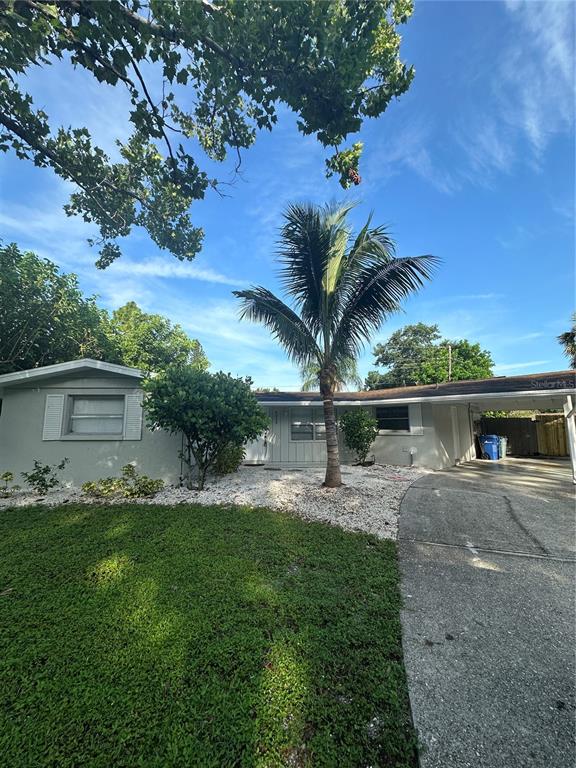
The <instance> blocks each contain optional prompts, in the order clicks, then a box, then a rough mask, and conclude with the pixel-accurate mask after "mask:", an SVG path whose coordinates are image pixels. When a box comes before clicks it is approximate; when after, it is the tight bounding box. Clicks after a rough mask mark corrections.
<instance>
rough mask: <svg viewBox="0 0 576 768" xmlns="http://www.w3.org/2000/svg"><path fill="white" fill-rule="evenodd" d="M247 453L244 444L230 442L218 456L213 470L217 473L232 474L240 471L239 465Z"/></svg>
mask: <svg viewBox="0 0 576 768" xmlns="http://www.w3.org/2000/svg"><path fill="white" fill-rule="evenodd" d="M245 455H246V451H245V450H244V446H243V445H234V443H228V445H225V446H224V447H223V448H222V450H221V451H220V453H219V454H218V456H217V457H216V461H215V462H214V466H213V468H212V471H213V472H214V474H215V475H231V474H232V472H237V471H238V467H239V466H240V464H242V462H243V461H244V456H245Z"/></svg>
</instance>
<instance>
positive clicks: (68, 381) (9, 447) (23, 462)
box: [0, 371, 474, 485]
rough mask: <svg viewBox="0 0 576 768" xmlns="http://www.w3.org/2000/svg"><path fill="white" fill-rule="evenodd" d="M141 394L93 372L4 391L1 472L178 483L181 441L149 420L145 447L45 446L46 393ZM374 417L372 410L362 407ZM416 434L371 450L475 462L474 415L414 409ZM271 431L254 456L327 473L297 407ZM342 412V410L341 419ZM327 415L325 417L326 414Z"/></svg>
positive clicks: (387, 436) (405, 460)
mask: <svg viewBox="0 0 576 768" xmlns="http://www.w3.org/2000/svg"><path fill="white" fill-rule="evenodd" d="M138 391H139V380H138V379H133V378H130V377H127V376H119V375H111V374H108V373H102V372H97V371H95V372H94V373H93V374H90V375H89V376H86V375H85V374H84V375H68V376H62V377H59V378H52V379H49V380H46V381H44V382H37V383H35V384H33V385H32V384H30V383H24V384H22V385H20V386H17V387H16V386H14V387H10V388H6V389H5V390H4V392H3V395H2V397H3V405H2V412H1V414H0V471H5V470H10V471H12V472H14V475H15V479H16V482H20V479H21V478H20V472H22V471H27V470H30V469H31V468H32V462H33V460H34V459H39V460H40V461H42V462H44V463H47V464H55V463H58V462H59V461H60V460H61V459H63V458H64V457H65V456H68V457H69V458H70V463H69V464H68V465H67V467H66V469H65V470H64V472H63V473H62V479H63V480H64V482H65V483H67V484H71V485H80V484H81V483H83V482H85V481H86V480H96V479H98V478H101V477H106V476H109V475H118V474H119V473H120V469H121V467H122V466H123V465H124V464H127V463H129V462H134V463H135V464H136V466H137V467H138V469H139V471H141V472H143V473H145V474H147V475H150V476H152V477H161V478H162V479H163V480H164V481H165V482H167V483H177V482H178V481H179V478H180V472H181V464H180V459H179V457H178V452H179V450H180V448H181V439H180V437H176V436H171V435H168V434H167V433H166V432H163V431H161V430H158V431H154V432H152V431H150V430H149V429H148V428H147V427H146V423H145V418H144V419H143V425H142V439H141V440H110V439H97V440H95V439H93V438H91V439H82V438H80V439H79V438H78V436H75V437H74V439H73V440H69V439H65V438H64V439H59V440H43V439H42V430H43V424H44V411H45V404H46V396H47V395H48V394H64V395H67V394H72V393H85V394H98V393H109V394H111V393H122V394H129V393H134V392H138ZM364 407H367V408H369V409H370V410H371V411H372V412H373V413H374V411H375V409H374V407H373V406H364ZM409 407H410V425H411V431H410V433H394V432H389V433H380V434H379V435H378V437H377V438H376V440H375V442H374V445H373V447H372V450H371V454H373V455H374V456H375V458H376V461H378V462H379V463H384V464H395V465H409V464H410V463H411V457H412V463H413V465H414V466H421V467H428V468H431V469H442V468H445V467H449V466H452V465H453V464H454V463H455V462H456V461H465V460H467V459H470V458H473V455H474V454H473V442H472V437H471V431H470V426H469V415H468V409H467V407H466V406H464V405H458V406H442V405H435V404H431V403H422V404H412V405H410V406H409ZM265 410H266V411H267V412H268V414H269V416H270V418H271V428H270V431H269V433H268V435H267V438H266V441H263V440H260V441H258V446H257V450H255V449H251V448H249V450H248V454H249V457H252V454H253V455H254V457H255V459H257V460H258V461H263V462H264V463H266V464H269V465H273V466H274V465H277V466H293V467H303V466H319V467H321V466H324V465H325V462H326V446H325V443H324V442H323V441H322V440H318V441H312V442H308V441H300V442H298V441H293V440H291V431H290V427H291V422H292V417H293V413H294V411H293V410H292V408H291V406H283V407H282V406H280V407H272V406H270V407H267V408H266V409H265ZM341 412H342V409H337V415H338V414H339V413H341ZM320 413H321V412H320ZM455 430H456V433H457V439H456V440H455V439H454V437H455ZM340 448H341V459H342V461H343V463H352V462H353V461H354V456H353V455H352V454H351V452H350V451H348V450H347V449H346V448H345V446H344V445H343V441H342V436H340Z"/></svg>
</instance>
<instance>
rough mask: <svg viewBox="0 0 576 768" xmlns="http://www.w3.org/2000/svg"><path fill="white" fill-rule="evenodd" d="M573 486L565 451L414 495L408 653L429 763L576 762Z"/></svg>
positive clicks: (408, 515)
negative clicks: (557, 456)
mask: <svg viewBox="0 0 576 768" xmlns="http://www.w3.org/2000/svg"><path fill="white" fill-rule="evenodd" d="M575 550H576V535H575V527H574V485H573V484H572V481H571V471H570V465H569V463H568V462H566V461H563V460H550V461H546V460H538V461H528V460H521V459H506V460H505V461H504V462H498V463H496V462H494V463H491V462H472V463H470V464H466V465H463V466H461V467H455V468H453V469H451V470H447V471H444V472H435V473H433V474H429V475H426V476H425V477H423V478H421V479H420V480H419V481H417V482H416V483H415V484H414V485H413V486H412V487H411V488H410V489H409V491H408V493H407V494H406V496H405V498H404V501H403V502H402V507H401V514H400V530H399V556H400V566H401V572H402V592H403V597H404V610H403V614H402V624H403V633H404V655H405V661H406V669H407V673H408V682H409V687H410V697H411V702H412V710H413V716H414V721H415V725H416V728H417V729H418V733H419V738H420V742H421V756H420V759H421V765H422V767H423V768H466V766H474V768H492V767H493V766H494V767H496V766H498V768H504V767H505V768H516V766H518V768H520V767H521V768H527V767H528V766H529V767H530V768H540V767H541V768H567V766H572V765H574V764H575V761H576V748H575V744H574V716H575V700H574V694H575V669H574V666H575V665H574V621H575V604H574V576H575V571H576V569H575V558H576V552H575Z"/></svg>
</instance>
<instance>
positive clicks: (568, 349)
mask: <svg viewBox="0 0 576 768" xmlns="http://www.w3.org/2000/svg"><path fill="white" fill-rule="evenodd" d="M558 341H559V342H560V344H562V346H563V347H564V354H565V355H566V357H567V358H568V360H570V368H576V312H573V313H572V328H571V329H570V330H569V331H566V332H565V333H561V334H560V336H558Z"/></svg>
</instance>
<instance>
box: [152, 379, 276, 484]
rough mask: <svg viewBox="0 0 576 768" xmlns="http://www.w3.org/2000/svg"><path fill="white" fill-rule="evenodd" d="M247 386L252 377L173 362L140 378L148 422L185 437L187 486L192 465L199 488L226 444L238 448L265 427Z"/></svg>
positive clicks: (264, 415) (255, 401)
mask: <svg viewBox="0 0 576 768" xmlns="http://www.w3.org/2000/svg"><path fill="white" fill-rule="evenodd" d="M250 385H251V381H250V379H241V378H234V377H233V376H231V375H230V374H226V373H222V372H219V373H207V372H206V371H198V370H195V369H194V368H192V367H190V366H172V367H170V368H167V369H166V370H165V371H163V372H162V373H161V374H159V375H158V376H155V377H153V378H150V379H147V380H146V381H145V382H144V389H145V390H146V392H147V394H148V396H147V398H146V399H145V401H144V409H145V410H146V413H147V416H148V423H149V425H150V426H151V427H152V428H160V429H165V430H167V431H168V432H170V433H171V434H180V433H182V434H183V435H184V437H185V440H186V448H185V450H184V451H183V452H182V453H181V454H180V455H181V457H182V459H183V460H184V461H185V462H186V464H187V465H188V467H189V472H188V479H187V485H188V487H189V488H190V487H191V477H190V475H191V472H192V469H193V468H194V469H195V471H196V472H197V477H198V490H202V488H203V487H204V482H205V479H206V473H207V472H208V471H209V470H213V468H214V465H215V464H216V461H217V459H218V456H219V454H220V453H221V452H222V451H223V450H224V449H225V448H226V447H227V446H230V445H234V446H238V447H242V446H244V445H246V443H247V442H248V441H249V440H254V439H255V438H257V437H258V436H259V435H261V434H262V432H263V431H264V430H265V429H266V427H267V426H268V417H267V416H266V414H265V412H264V410H263V409H262V408H261V406H260V404H259V403H258V401H257V400H256V397H255V395H254V393H253V392H252V391H251V390H250Z"/></svg>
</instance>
